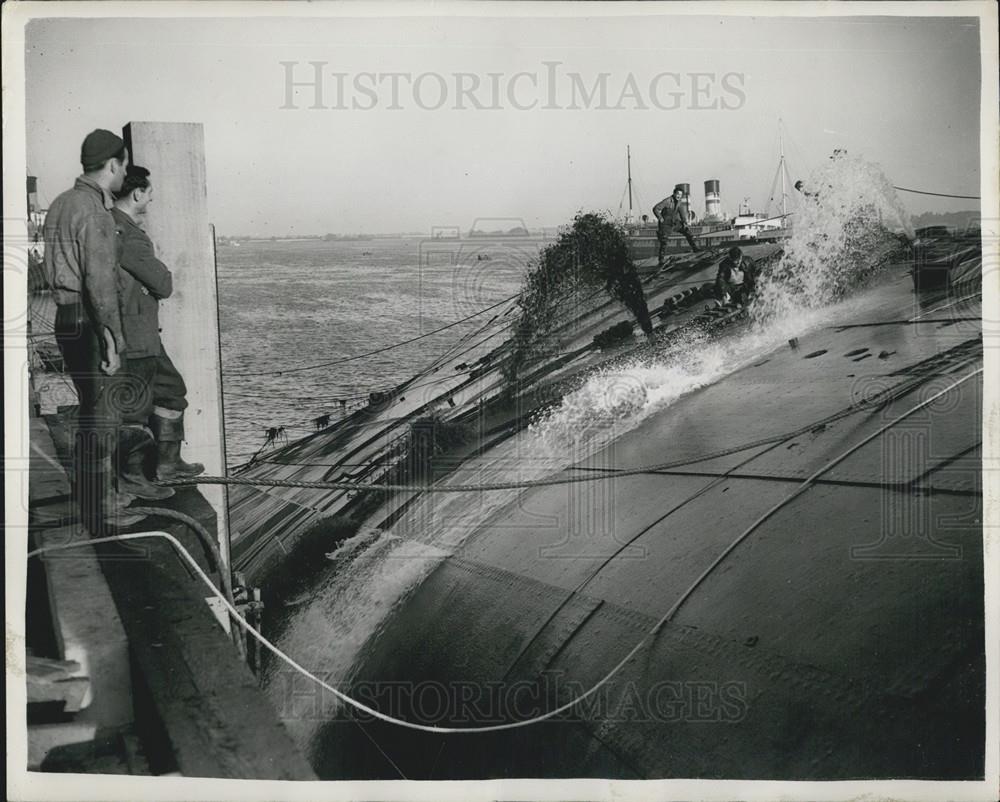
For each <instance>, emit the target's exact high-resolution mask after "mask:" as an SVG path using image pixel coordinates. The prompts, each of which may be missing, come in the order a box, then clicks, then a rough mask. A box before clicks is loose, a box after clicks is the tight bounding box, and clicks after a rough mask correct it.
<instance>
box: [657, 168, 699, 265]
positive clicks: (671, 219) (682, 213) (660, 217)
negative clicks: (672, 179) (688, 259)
mask: <svg viewBox="0 0 1000 802" xmlns="http://www.w3.org/2000/svg"><path fill="white" fill-rule="evenodd" d="M653 214H654V215H655V216H656V241H657V242H658V243H659V249H658V251H657V262H658V264H659V266H660V267H661V268H662V267H663V265H664V264H665V263H666V255H667V240H668V239H669V237H670V235H671V234H672V233H673V232H674V229H677V230H678V231H680V232H681V234H683V235H684V238H685V239H686V240H687V241H688V245H690V246H691V253H698V251H699V248H698V246H697V245H695V244H694V237H693V236H691V229H690V228H688V220H687V204H686V203H684V190H683V189H682V188H681V187H674V194H673V195H671V196H670V197H668V198H664V199H663V200H661V201H660V202H659V203H658V204H656V206H654V207H653Z"/></svg>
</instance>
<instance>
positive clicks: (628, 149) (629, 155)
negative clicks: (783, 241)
mask: <svg viewBox="0 0 1000 802" xmlns="http://www.w3.org/2000/svg"><path fill="white" fill-rule="evenodd" d="M625 161H626V164H627V165H628V167H627V169H628V222H630V223H631V222H632V146H631V145H626V146H625Z"/></svg>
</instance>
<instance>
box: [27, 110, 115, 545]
mask: <svg viewBox="0 0 1000 802" xmlns="http://www.w3.org/2000/svg"><path fill="white" fill-rule="evenodd" d="M80 163H81V165H82V167H83V174H82V175H81V176H80V177H79V178H77V179H76V182H75V183H74V184H73V188H72V189H69V190H67V191H66V192H63V193H62V194H61V195H59V197H57V198H56V199H55V200H54V201H53V202H52V205H51V206H50V207H49V211H48V213H47V214H46V217H45V226H44V238H45V256H44V262H43V271H44V274H45V281H46V284H47V285H48V286H49V288H50V289H51V291H52V296H53V299H54V300H55V303H56V307H57V308H56V318H55V336H56V342H57V343H58V345H59V350H60V351H61V353H62V356H63V361H64V364H65V365H66V370H67V372H68V373H69V374H70V377H71V378H72V380H73V385H74V387H75V388H76V392H77V396H78V399H79V413H78V416H77V422H76V431H75V433H74V448H73V466H74V467H73V471H72V473H73V476H72V480H73V485H72V492H73V495H74V499H75V501H76V503H77V504H78V506H79V509H80V514H81V519H82V521H83V524H84V526H86V527H87V528H88V529H89V530H90V532H91V534H100V533H102V532H103V531H104V530H105V527H106V525H107V524H108V522H109V521H108V518H109V517H110V516H111V515H112V514H114V513H116V512H118V511H120V510H121V509H122V508H123V507H124V506H125V505H126V504H128V503H129V502H130V501H131V500H132V496H130V495H128V494H125V493H122V492H120V490H119V489H116V488H115V486H114V481H113V472H112V459H113V458H114V457H115V455H116V451H117V445H118V436H119V424H120V421H121V412H122V409H121V408H122V398H123V397H124V396H127V395H128V391H129V385H130V380H129V377H128V376H127V375H124V376H123V375H119V374H120V370H121V368H122V358H123V354H124V350H125V338H124V333H123V329H122V321H121V313H120V311H119V306H118V284H117V270H116V266H115V265H116V253H115V221H114V218H113V217H112V216H111V213H110V211H109V209H110V208H111V205H112V198H111V193H112V192H114V191H116V190H118V189H119V188H120V187H121V185H122V181H123V180H124V178H125V167H126V164H127V163H128V151H127V150H126V148H125V142H124V141H123V140H122V139H121V138H120V137H118V136H116V135H115V134H113V133H112V132H111V131H106V130H103V129H98V130H96V131H92V132H91V133H89V134H88V135H87V137H86V138H85V139H84V140H83V145H82V146H81V148H80ZM123 522H124V521H123V519H122V518H121V517H119V519H118V523H119V524H121V523H123Z"/></svg>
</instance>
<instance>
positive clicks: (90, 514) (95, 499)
mask: <svg viewBox="0 0 1000 802" xmlns="http://www.w3.org/2000/svg"><path fill="white" fill-rule="evenodd" d="M77 476H78V477H79V482H78V483H77V482H74V484H73V488H74V493H75V494H76V495H77V497H78V502H79V506H80V514H81V522H82V523H83V525H84V527H85V528H86V529H87V531H89V532H90V534H91V535H92V536H93V537H103V536H104V535H107V534H110V533H112V532H113V531H114V530H116V529H120V528H122V527H125V526H131V525H132V524H134V523H138V522H139V521H141V520H142V519H143V518H144V517H145V516H143V515H139V514H137V513H133V512H128V511H127V507H128V505H129V504H131V503H132V502H133V501H134V500H135V497H134V496H131V495H129V494H128V493H123V492H121V490H119V489H117V488H115V482H114V475H113V473H112V471H111V459H110V458H108V457H105V458H104V460H103V461H102V463H101V464H99V465H98V466H96V470H94V469H91V470H80V471H79V472H78V473H77Z"/></svg>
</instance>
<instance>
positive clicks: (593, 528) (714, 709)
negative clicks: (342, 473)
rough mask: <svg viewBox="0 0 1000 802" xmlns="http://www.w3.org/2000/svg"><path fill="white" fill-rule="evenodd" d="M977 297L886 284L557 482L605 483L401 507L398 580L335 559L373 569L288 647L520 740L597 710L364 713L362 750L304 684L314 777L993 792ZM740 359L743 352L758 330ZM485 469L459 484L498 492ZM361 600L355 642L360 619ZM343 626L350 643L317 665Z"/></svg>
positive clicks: (293, 630) (302, 715) (397, 696)
mask: <svg viewBox="0 0 1000 802" xmlns="http://www.w3.org/2000/svg"><path fill="white" fill-rule="evenodd" d="M969 295H970V297H957V296H956V294H955V293H954V292H953V293H951V294H948V293H941V294H938V295H936V296H926V295H924V296H918V295H915V294H914V291H913V281H912V278H911V277H910V275H909V272H908V270H906V269H905V266H902V265H900V266H898V267H893V268H892V269H890V270H889V271H887V273H886V274H885V276H884V277H883V278H882V279H881V280H880V281H879V282H878V283H877V284H876V285H875V286H873V287H872V288H870V289H868V290H866V291H864V292H863V293H861V294H859V295H858V296H856V297H855V298H853V299H851V300H850V301H847V302H845V303H843V304H841V305H840V306H839V307H837V308H836V309H835V310H833V311H832V312H830V313H829V316H828V318H827V319H826V320H825V321H824V322H823V323H822V325H819V326H814V327H813V329H812V330H811V332H810V333H808V334H804V335H802V336H799V337H798V339H797V341H796V345H797V347H792V346H790V345H788V344H782V345H777V344H772V347H766V346H767V344H766V343H765V344H760V343H752V342H749V344H748V345H747V348H746V350H745V354H746V355H747V358H748V361H747V363H746V364H744V365H743V366H742V367H739V368H738V369H736V370H733V371H731V372H726V373H725V374H724V375H722V376H720V377H714V378H712V380H710V381H706V382H705V383H704V385H703V386H700V387H695V388H693V389H692V390H691V391H690V392H687V393H686V394H685V395H683V396H682V397H680V398H678V399H676V400H674V401H673V402H672V403H670V404H669V405H666V406H665V407H664V408H663V409H662V411H659V412H655V411H654V413H653V414H649V415H646V416H644V417H643V418H642V420H641V421H639V422H638V424H637V425H634V426H633V427H632V428H630V429H629V428H628V427H625V429H628V430H626V431H624V432H623V433H622V434H620V435H616V432H614V431H613V430H612V431H611V436H610V437H608V438H607V442H606V445H604V447H601V448H597V449H591V450H590V452H588V453H587V455H586V456H585V457H584V458H583V459H580V460H576V461H572V460H570V461H569V462H570V463H571V464H567V465H566V466H565V468H564V474H563V475H565V476H570V477H575V476H580V475H584V474H595V473H596V474H599V475H600V476H601V479H600V480H599V481H594V482H584V483H577V484H565V485H555V486H547V487H529V488H525V489H523V490H521V491H514V492H509V493H508V494H507V495H502V496H496V497H495V498H494V499H493V500H492V501H491V500H490V498H489V497H490V494H488V493H486V494H463V496H461V497H459V496H457V495H447V496H445V495H440V494H422V495H414V496H412V497H410V498H409V499H407V501H406V503H405V505H403V506H400V505H399V503H398V501H397V502H395V504H396V506H395V509H396V511H397V512H396V514H395V515H394V516H392V517H390V518H385V519H384V520H383V526H382V534H381V535H380V537H381V538H383V539H390V540H391V544H390V546H391V548H390V547H389V546H387V547H386V548H387V549H389V550H390V551H391V552H392V553H393V554H395V555H396V557H397V558H399V559H398V560H397V565H398V567H396V568H393V567H392V564H391V562H390V561H388V560H383V561H382V563H381V568H380V570H370V569H371V565H370V564H366V563H365V562H364V560H360V559H356V560H353V561H352V560H350V559H348V560H346V561H345V562H343V563H342V564H340V565H338V566H336V568H335V570H336V571H339V572H342V573H343V575H344V577H347V576H349V575H350V572H352V571H354V572H357V573H356V574H355V576H354V579H355V580H356V582H357V584H356V586H355V587H354V595H353V596H351V597H344V596H342V597H341V598H339V599H336V598H335V596H327V597H326V600H325V601H324V602H323V603H322V604H320V603H318V602H317V603H316V604H312V605H311V607H310V604H311V603H310V602H309V601H306V602H305V604H304V605H303V606H305V607H310V609H309V610H308V611H303V612H301V613H296V612H291V613H289V616H288V619H287V620H286V621H284V622H283V623H282V625H281V627H280V630H281V632H280V635H279V643H281V644H282V645H284V646H285V647H286V648H288V649H289V650H292V649H294V648H296V647H299V648H300V649H302V648H304V645H305V644H306V643H308V644H309V654H308V655H307V658H308V665H309V667H310V668H312V669H313V670H317V671H319V672H321V673H322V672H323V671H324V669H327V670H328V671H329V672H332V675H331V674H328V676H330V678H331V679H332V680H334V681H340V682H341V684H342V685H343V687H344V688H345V690H348V691H349V692H352V693H354V694H355V695H357V696H358V697H359V698H362V699H363V700H365V701H366V702H367V703H369V704H372V705H373V706H375V707H377V708H378V709H379V710H380V711H382V712H385V713H387V714H389V715H392V716H396V717H399V718H403V719H407V720H409V721H418V722H420V723H424V724H437V725H441V726H472V725H475V724H497V723H503V722H512V721H524V720H527V719H531V718H533V717H535V716H537V715H539V714H542V713H544V712H546V711H548V710H552V709H554V708H555V707H558V706H559V705H561V704H564V703H567V702H569V701H571V700H573V699H575V698H577V697H578V696H579V695H580V694H581V693H583V692H584V691H587V690H588V689H591V688H594V687H595V686H598V687H597V690H596V691H595V692H594V693H593V694H592V695H590V696H588V697H587V698H586V699H585V700H584V702H582V703H581V704H579V705H578V706H577V707H575V708H573V709H572V710H571V711H569V712H568V713H566V714H565V715H562V716H560V717H558V718H556V719H555V720H550V721H547V722H544V723H539V724H531V725H528V726H524V727H520V728H517V729H514V730H511V731H509V732H503V733H498V734H486V735H483V734H470V735H439V734H425V733H415V732H412V731H409V730H405V729H402V728H399V727H397V726H394V725H390V724H385V723H381V722H375V721H372V720H371V719H370V718H367V717H364V716H362V717H361V719H360V722H361V727H360V728H359V724H358V722H357V721H352V720H351V717H350V716H348V715H346V713H345V710H344V708H342V707H341V708H339V709H337V708H334V707H332V706H329V705H326V706H324V707H323V708H322V710H320V711H319V712H317V707H316V705H315V698H313V699H312V700H311V702H310V704H311V706H307V707H308V710H306V709H304V708H302V707H301V702H302V700H303V696H305V697H308V696H309V694H310V691H309V690H308V683H307V682H306V681H305V680H304V679H302V678H299V680H300V681H295V682H292V683H291V684H289V681H286V680H287V677H286V676H285V674H287V672H278V673H277V674H272V675H271V676H270V677H269V680H268V681H269V683H270V687H271V689H272V692H273V693H275V694H277V695H280V696H281V697H282V698H283V699H284V700H285V702H286V704H285V706H284V707H283V710H284V711H285V716H286V720H291V721H292V724H290V727H291V728H292V729H293V732H295V731H296V726H297V732H298V737H300V738H301V739H303V740H305V741H306V742H307V743H308V746H309V749H310V754H311V760H312V763H313V765H314V767H315V768H316V770H317V772H318V773H319V774H320V775H321V776H325V777H331V778H332V777H338V778H371V777H399V776H401V775H403V776H406V777H408V778H411V779H418V778H419V779H445V778H447V779H459V778H482V777H503V776H511V777H515V776H520V777H573V776H577V777H581V776H604V777H623V778H655V777H731V778H756V779H764V778H778V779H847V778H853V777H870V778H890V777H913V778H923V779H941V778H946V779H968V778H974V777H978V776H982V773H983V751H982V743H983V733H984V726H985V725H984V714H983V708H984V678H985V666H984V638H983V549H982V488H981V479H980V471H981V451H980V448H981V439H982V435H981V432H982V420H983V410H982V374H981V373H979V374H977V371H978V370H979V369H980V368H981V367H982V364H983V362H982V340H981V333H980V328H981V327H980V322H979V319H980V306H979V299H978V296H977V295H976V294H975V293H974V292H973V293H970V294H969ZM726 336H727V337H729V338H731V342H730V345H731V346H732V348H733V349H735V351H737V352H738V351H739V347H740V345H739V340H740V338H741V337H743V338H745V339H747V340H748V341H749V338H751V336H752V335H751V334H750V333H749V332H747V331H745V330H744V331H743V332H742V333H740V332H731V333H729V334H727V335H726ZM693 347H707V346H705V344H704V343H701V344H700V345H695V346H693ZM756 352H760V353H761V354H762V355H760V356H759V358H756V357H753V356H752V355H753V354H754V353H756ZM751 358H752V361H749V360H750V359H751ZM934 396H938V397H937V398H936V399H935V400H933V401H932V402H931V403H929V404H926V405H924V406H922V407H920V409H918V410H917V411H916V412H913V413H912V414H910V415H909V416H908V417H906V418H905V419H903V420H901V421H899V422H895V423H894V421H895V419H896V418H898V417H900V416H902V415H904V413H907V412H908V411H910V410H912V409H913V408H914V407H918V406H920V405H921V404H923V403H924V402H926V401H928V400H929V399H931V398H932V397H934ZM862 402H869V403H862ZM859 404H861V406H858V405H859ZM890 424H891V425H890ZM883 427H887V428H885V431H883V432H881V433H880V434H877V435H876V433H878V432H879V430H880V429H882V428H883ZM612 429H613V426H612ZM870 435H876V436H873V437H872V438H871V439H870V440H867V441H866V438H868V437H869V436H870ZM521 436H522V435H519V436H518V437H521ZM524 436H527V435H524ZM515 439H516V438H515ZM764 441H766V442H764ZM754 443H756V445H750V444H754ZM739 446H746V447H744V448H739V450H733V451H731V453H725V454H719V452H724V451H730V450H732V449H733V448H734V447H739ZM495 450H496V449H494V451H495ZM509 453H510V454H512V455H515V456H516V449H510V451H509ZM713 454H719V455H718V456H715V457H712V458H706V457H709V456H710V455H713ZM492 456H493V455H491V454H490V453H489V452H487V453H486V454H481V455H479V456H477V457H475V458H472V459H469V460H467V461H466V462H464V463H463V464H462V465H461V466H459V467H458V468H457V469H456V470H455V472H454V473H453V474H452V475H451V476H449V477H448V478H446V479H444V480H442V482H444V483H449V482H457V483H476V482H482V481H488V480H489V477H490V474H489V471H488V469H489V468H490V467H491V465H492V467H495V464H493V463H490V459H491V458H492ZM522 456H523V455H522ZM511 459H513V457H511ZM677 461H687V464H685V465H681V466H676V467H673V468H670V469H663V470H649V471H646V472H640V473H632V474H630V475H618V474H620V473H621V472H622V471H626V470H633V469H635V468H638V467H642V466H653V465H657V464H661V463H666V462H677ZM517 464H518V463H517V462H511V463H510V464H509V466H508V467H510V466H511V465H517ZM522 475H531V474H530V470H529V468H528V467H524V469H523V471H522ZM810 477H815V482H814V484H812V486H810V487H809V488H808V489H806V490H804V491H803V492H799V493H798V494H797V491H799V490H800V489H801V485H802V483H803V482H804V481H805V480H807V479H809V478H810ZM299 499H300V503H301V499H302V497H299ZM391 506H392V503H390V504H389V505H387V507H386V508H384V509H383V510H382V512H385V511H386V509H388V508H389V507H391ZM769 512H770V515H769V517H767V518H766V520H764V521H763V522H761V523H759V525H755V522H757V521H758V519H760V518H761V517H762V516H765V515H767V514H768V513H769ZM741 538H743V539H742V540H741ZM382 542H384V543H385V542H389V541H388V540H383V541H382ZM400 544H402V546H401V545H400ZM362 551H363V549H362ZM403 574H407V575H408V576H409V577H410V578H409V580H408V581H406V582H400V583H399V585H398V587H394V589H393V591H392V593H390V594H389V595H385V594H383V595H379V594H378V593H377V592H376V590H377V589H378V588H382V589H383V590H384V589H385V588H386V587H387V577H390V576H392V577H399V576H401V575H403ZM344 581H347V580H346V579H345V580H344ZM333 584H334V585H336V582H334V583H333ZM389 584H391V583H389ZM323 587H326V588H329V587H332V585H329V584H327V585H325V586H324V585H322V583H321V584H320V585H318V586H316V588H314V589H313V591H311V592H314V593H315V594H317V595H316V598H319V596H320V595H322V589H323ZM317 588H318V589H317ZM331 599H333V600H332V601H331ZM375 600H377V602H378V603H377V604H376V603H375ZM678 604H679V605H680V606H679V607H678V606H677V605H678ZM364 605H368V606H369V612H370V615H368V616H367V617H366V618H365V620H364V622H363V625H362V620H361V618H359V617H356V616H355V617H351V616H345V615H344V610H345V609H346V608H350V609H351V610H356V609H357V606H364ZM675 608H676V609H675ZM672 610H673V611H674V614H673V616H672V617H671V618H670V620H669V621H667V622H665V623H663V625H662V626H661V627H660V628H659V629H658V630H656V626H657V624H658V622H660V621H661V619H663V617H664V616H666V615H668V614H669V613H670V612H671V611H672ZM324 616H325V617H326V618H325V619H324ZM324 627H328V628H329V629H331V630H332V631H335V632H336V637H330V638H329V640H328V641H324V642H317V633H319V632H321V631H322V630H323V628H324ZM654 630H656V631H654ZM644 638H645V643H644V645H643V646H642V647H641V648H639V649H638V651H637V652H636V653H635V655H634V656H633V657H632V659H630V660H628V661H627V662H626V663H625V665H624V666H623V667H622V668H621V669H620V670H619V671H618V672H617V673H615V674H614V675H613V676H612V677H611V678H610V679H606V678H607V675H608V673H609V672H610V671H612V669H613V668H614V667H615V666H616V665H617V664H618V663H619V662H620V661H621V660H622V659H623V658H624V657H625V656H626V655H628V654H629V652H630V650H632V649H633V648H634V647H635V646H636V644H638V643H639V642H640V641H642V640H643V639H644ZM345 655H346V657H345ZM302 656H303V655H302V654H294V653H293V657H296V658H297V659H298V658H302ZM278 675H281V676H280V677H279V676H278ZM605 679H606V681H604V682H603V684H601V683H602V680H605ZM279 680H281V681H279ZM296 694H298V696H296ZM296 699H297V700H298V703H299V706H298V707H296ZM307 701H309V700H308V699H307ZM279 706H280V705H279ZM362 729H363V731H362Z"/></svg>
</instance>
